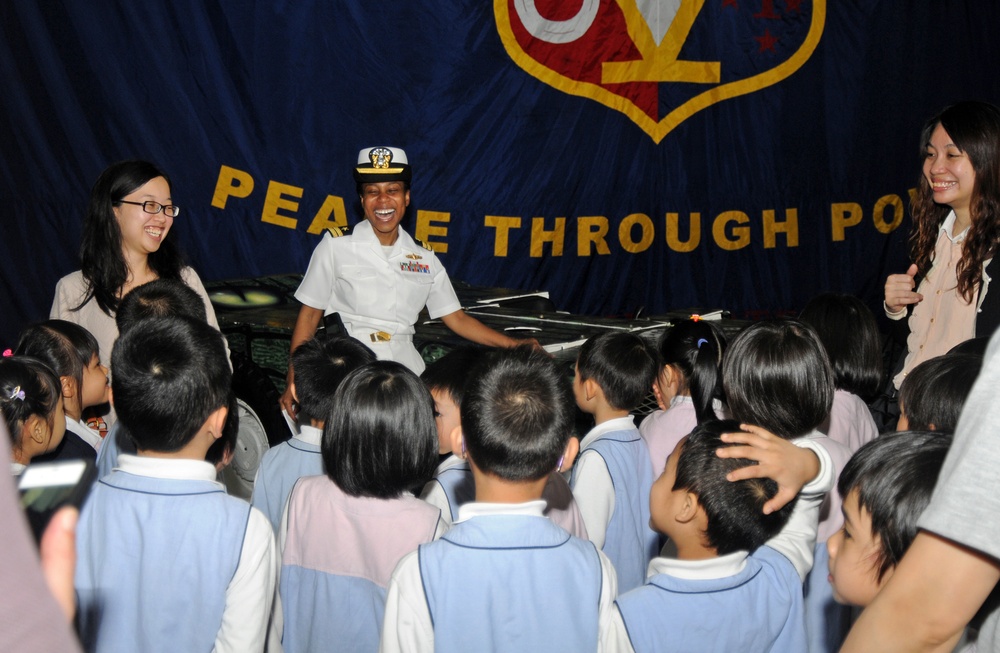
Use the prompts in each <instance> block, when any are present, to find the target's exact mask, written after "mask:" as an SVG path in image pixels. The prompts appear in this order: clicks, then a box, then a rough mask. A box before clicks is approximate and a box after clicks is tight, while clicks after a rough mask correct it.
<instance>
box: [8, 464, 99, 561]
mask: <svg viewBox="0 0 1000 653" xmlns="http://www.w3.org/2000/svg"><path fill="white" fill-rule="evenodd" d="M95 480H97V467H96V466H95V465H94V463H93V461H90V460H66V461H60V462H53V463H37V464H34V465H28V466H27V468H25V470H24V472H22V473H21V477H20V480H19V481H18V490H19V491H20V493H21V507H22V508H23V509H24V513H25V515H26V516H27V518H28V523H29V524H30V526H31V531H32V533H33V534H34V536H35V542H38V541H40V540H41V537H42V533H44V532H45V527H46V526H47V525H48V523H49V519H51V518H52V515H53V514H55V512H56V511H57V510H58V509H59V508H62V507H63V506H73V507H75V508H80V507H81V506H82V505H83V502H84V500H85V499H86V498H87V495H88V494H89V493H90V488H91V486H93V484H94V481H95Z"/></svg>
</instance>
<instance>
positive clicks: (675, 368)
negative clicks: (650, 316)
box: [639, 319, 726, 478]
mask: <svg viewBox="0 0 1000 653" xmlns="http://www.w3.org/2000/svg"><path fill="white" fill-rule="evenodd" d="M725 349H726V338H725V336H724V335H723V334H722V332H721V331H719V329H718V328H717V327H716V326H715V325H714V324H712V323H711V322H709V321H707V320H700V319H699V320H694V319H691V320H684V321H683V322H679V323H678V324H676V325H674V326H673V328H671V329H670V330H669V331H666V332H665V333H664V334H663V337H662V338H660V344H659V354H660V365H662V367H661V368H660V373H659V374H658V375H657V377H656V380H655V381H653V392H654V393H655V394H656V401H657V404H659V407H660V409H659V410H655V411H653V412H652V413H650V414H649V415H648V416H647V417H646V419H644V420H642V423H641V424H639V434H640V435H642V439H643V440H645V441H646V446H647V447H648V448H649V457H650V460H651V461H652V462H653V478H659V476H660V474H662V473H663V468H664V467H665V466H666V463H667V456H669V455H670V452H671V451H673V450H674V447H676V446H677V443H678V442H680V441H681V438H683V437H684V436H686V435H687V434H688V433H690V432H691V429H693V428H694V427H695V426H697V425H698V424H700V423H702V422H706V421H708V420H711V419H716V417H717V415H716V411H717V409H721V404H720V403H719V399H720V398H721V397H722V370H721V367H722V355H723V353H724V352H725Z"/></svg>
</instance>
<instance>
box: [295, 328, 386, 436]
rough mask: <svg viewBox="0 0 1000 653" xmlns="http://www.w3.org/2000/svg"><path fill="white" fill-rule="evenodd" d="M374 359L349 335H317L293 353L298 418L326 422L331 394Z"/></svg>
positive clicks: (304, 422)
mask: <svg viewBox="0 0 1000 653" xmlns="http://www.w3.org/2000/svg"><path fill="white" fill-rule="evenodd" d="M374 360H375V354H374V353H373V352H372V350H371V349H369V348H368V347H365V346H364V344H362V343H361V341H359V340H356V339H355V338H351V337H349V336H338V335H327V334H325V333H318V334H316V336H315V337H314V338H311V339H310V340H307V341H305V342H303V343H302V344H301V345H299V346H298V347H296V348H295V351H294V352H292V357H291V363H292V367H293V368H294V369H295V396H296V397H297V400H298V404H299V412H298V419H299V420H301V421H302V423H303V424H308V423H309V421H310V420H316V421H318V422H325V421H326V420H327V418H328V416H329V415H330V413H331V411H332V410H333V395H334V393H335V392H336V391H337V388H338V387H340V384H341V383H342V382H343V381H344V377H346V376H347V375H348V374H349V373H351V372H353V371H354V370H356V369H358V368H359V367H361V366H362V365H364V364H366V363H371V362H372V361H374Z"/></svg>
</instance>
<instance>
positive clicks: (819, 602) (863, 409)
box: [799, 293, 882, 653]
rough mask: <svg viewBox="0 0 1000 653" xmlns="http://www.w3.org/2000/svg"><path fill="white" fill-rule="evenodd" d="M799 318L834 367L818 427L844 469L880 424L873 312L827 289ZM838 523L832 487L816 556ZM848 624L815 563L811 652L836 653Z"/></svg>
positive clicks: (809, 584)
mask: <svg viewBox="0 0 1000 653" xmlns="http://www.w3.org/2000/svg"><path fill="white" fill-rule="evenodd" d="M799 318H800V319H801V320H802V322H804V323H805V324H808V325H809V326H811V327H812V329H813V331H815V333H816V335H817V336H818V337H819V340H820V342H821V343H822V344H823V349H824V350H825V351H826V354H827V358H828V359H829V361H830V367H831V368H832V370H833V383H834V387H835V388H836V390H835V391H834V393H833V404H832V405H831V406H830V415H829V417H828V418H827V419H826V421H825V422H823V424H821V425H820V426H819V427H818V430H819V431H820V432H821V433H824V434H826V435H827V436H828V437H829V438H830V439H831V440H834V441H836V442H839V443H840V444H842V445H844V448H838V450H837V451H833V450H831V455H834V456H836V461H835V462H836V465H837V468H838V469H842V468H843V466H844V464H846V462H847V460H846V457H849V456H850V454H853V453H854V452H855V451H857V450H858V449H859V448H860V447H861V446H862V445H864V444H866V443H867V442H870V441H872V440H873V439H875V438H876V437H877V436H878V427H877V426H876V424H875V420H874V419H873V418H872V414H871V412H870V411H869V410H868V404H867V403H866V402H867V401H869V400H871V399H872V398H874V396H875V395H876V394H877V393H878V390H879V385H880V384H881V381H882V337H881V335H880V334H879V331H878V325H877V324H876V322H875V316H874V315H872V312H871V310H870V309H869V308H868V307H867V306H865V304H864V302H862V301H861V300H860V299H858V298H857V297H853V296H851V295H844V294H837V293H825V294H822V295H818V296H817V297H814V298H813V299H812V300H810V301H809V303H808V304H806V307H805V308H804V309H803V310H802V313H801V314H800V316H799ZM840 525H841V512H840V498H839V496H838V495H837V493H836V492H830V493H829V494H828V495H827V498H826V501H825V502H824V505H823V507H822V508H820V531H819V537H818V538H817V542H816V556H817V560H820V561H821V560H825V559H826V553H827V552H826V542H827V540H828V539H829V538H830V535H832V534H833V533H835V532H836V531H837V529H838V528H840ZM850 625H851V611H850V610H849V609H846V608H844V607H843V606H840V605H838V604H837V602H836V601H834V598H833V592H832V591H831V589H830V584H829V583H828V582H827V581H826V565H824V564H822V563H821V562H817V564H815V565H814V566H813V569H812V571H811V572H810V575H809V578H808V579H806V632H807V634H808V636H809V651H810V653H835V652H836V651H837V650H839V649H840V645H841V644H842V643H843V641H844V638H845V637H846V636H847V631H848V630H849V629H850Z"/></svg>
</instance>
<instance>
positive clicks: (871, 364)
mask: <svg viewBox="0 0 1000 653" xmlns="http://www.w3.org/2000/svg"><path fill="white" fill-rule="evenodd" d="M799 319H800V320H802V321H803V322H805V323H806V324H808V325H809V326H811V327H812V328H813V329H814V330H815V331H816V335H818V336H819V339H820V342H822V343H823V346H824V347H825V348H826V354H827V356H828V357H829V358H830V367H832V368H833V379H834V385H836V387H837V389H838V390H846V391H847V392H850V393H852V394H855V395H857V396H858V397H861V398H862V399H864V400H865V401H869V400H871V399H872V398H874V397H875V395H876V394H878V391H879V387H880V386H881V384H882V336H881V334H879V330H878V323H877V322H876V321H875V316H874V315H873V314H872V311H871V309H870V308H868V307H867V306H866V305H865V303H864V302H862V301H861V300H860V299H858V298H857V297H855V296H853V295H846V294H841V293H824V294H822V295H818V296H816V297H813V298H812V299H811V300H810V301H809V303H808V304H806V307H805V308H804V309H802V313H800V314H799Z"/></svg>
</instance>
